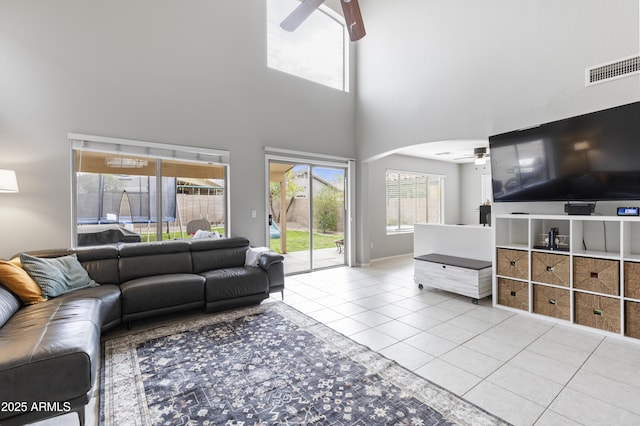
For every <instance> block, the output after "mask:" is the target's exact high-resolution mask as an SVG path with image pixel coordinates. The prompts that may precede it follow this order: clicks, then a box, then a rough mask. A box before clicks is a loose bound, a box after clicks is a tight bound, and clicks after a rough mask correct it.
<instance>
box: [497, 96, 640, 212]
mask: <svg viewBox="0 0 640 426" xmlns="http://www.w3.org/2000/svg"><path fill="white" fill-rule="evenodd" d="M489 152H490V159H491V177H492V183H493V201H494V202H509V201H514V202H515V201H519V202H522V201H525V202H531V201H565V202H571V201H582V202H584V201H607V200H616V201H618V200H620V201H621V200H640V102H635V103H632V104H628V105H622V106H619V107H615V108H610V109H607V110H603V111H597V112H593V113H590V114H585V115H580V116H578V117H572V118H567V119H564V120H559V121H554V122H551V123H546V124H542V125H540V126H537V127H533V128H529V129H524V130H517V131H513V132H508V133H502V134H499V135H495V136H491V137H490V138H489Z"/></svg>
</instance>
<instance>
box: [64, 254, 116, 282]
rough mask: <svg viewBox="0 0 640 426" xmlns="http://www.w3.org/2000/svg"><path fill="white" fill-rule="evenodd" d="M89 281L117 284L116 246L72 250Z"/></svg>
mask: <svg viewBox="0 0 640 426" xmlns="http://www.w3.org/2000/svg"><path fill="white" fill-rule="evenodd" d="M74 252H75V254H76V255H77V256H78V260H79V261H80V263H82V266H83V267H84V269H86V270H87V273H88V274H89V276H90V277H91V279H93V280H95V281H96V282H99V283H100V284H119V283H120V276H119V275H118V248H117V247H116V246H96V247H79V248H77V249H75V250H74Z"/></svg>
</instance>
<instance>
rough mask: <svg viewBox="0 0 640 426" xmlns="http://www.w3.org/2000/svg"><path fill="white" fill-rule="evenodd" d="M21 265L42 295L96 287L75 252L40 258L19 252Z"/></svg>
mask: <svg viewBox="0 0 640 426" xmlns="http://www.w3.org/2000/svg"><path fill="white" fill-rule="evenodd" d="M20 262H21V263H22V267H23V268H24V270H25V271H27V273H28V274H29V275H31V278H33V280H34V281H35V282H36V283H37V284H38V286H40V288H41V289H42V294H43V295H44V297H56V296H60V295H61V294H65V293H68V292H70V291H73V290H78V289H81V288H87V287H97V286H98V285H99V284H97V283H96V282H95V281H94V280H92V279H91V277H89V274H88V273H87V271H86V270H85V269H84V268H83V267H82V264H81V263H80V261H78V257H77V256H76V255H75V254H71V255H69V256H61V257H52V258H41V257H35V256H30V255H28V254H24V253H21V254H20Z"/></svg>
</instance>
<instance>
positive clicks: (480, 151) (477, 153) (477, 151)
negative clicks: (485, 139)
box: [473, 147, 489, 166]
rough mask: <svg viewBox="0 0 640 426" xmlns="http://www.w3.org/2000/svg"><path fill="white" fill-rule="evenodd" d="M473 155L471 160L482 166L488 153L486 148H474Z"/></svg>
mask: <svg viewBox="0 0 640 426" xmlns="http://www.w3.org/2000/svg"><path fill="white" fill-rule="evenodd" d="M473 156H474V157H475V159H474V160H473V162H474V163H475V165H476V166H484V165H485V164H487V157H488V156H489V154H488V153H487V148H484V147H480V148H474V149H473Z"/></svg>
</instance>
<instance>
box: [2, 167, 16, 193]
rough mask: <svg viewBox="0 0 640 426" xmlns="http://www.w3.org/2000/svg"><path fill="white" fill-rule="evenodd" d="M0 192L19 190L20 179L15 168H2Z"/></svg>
mask: <svg viewBox="0 0 640 426" xmlns="http://www.w3.org/2000/svg"><path fill="white" fill-rule="evenodd" d="M0 192H5V193H15V192H18V180H17V179H16V172H15V171H14V170H5V169H0Z"/></svg>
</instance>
